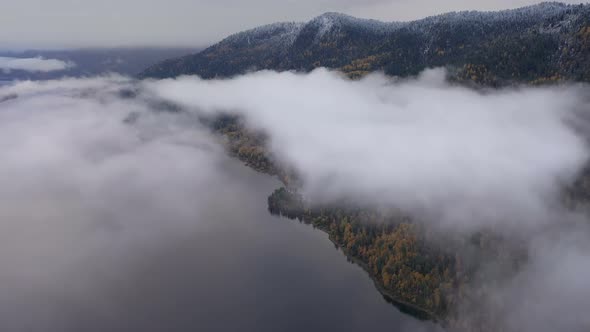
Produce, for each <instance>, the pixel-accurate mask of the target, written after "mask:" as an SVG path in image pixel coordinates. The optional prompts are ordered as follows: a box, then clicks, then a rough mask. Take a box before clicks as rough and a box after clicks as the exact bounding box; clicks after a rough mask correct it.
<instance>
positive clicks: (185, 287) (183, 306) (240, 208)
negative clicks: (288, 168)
mask: <svg viewBox="0 0 590 332" xmlns="http://www.w3.org/2000/svg"><path fill="white" fill-rule="evenodd" d="M218 171H219V176H218V179H217V178H216V179H213V180H211V181H212V182H209V184H208V185H209V186H210V190H209V192H208V194H207V195H204V196H201V197H194V198H193V197H188V198H187V201H186V202H187V203H184V201H182V202H181V203H178V204H177V205H175V210H176V211H179V212H178V216H176V215H175V216H174V217H172V216H171V217H170V218H179V219H186V220H172V219H169V220H160V221H161V222H162V223H165V224H174V223H177V224H178V225H181V226H179V229H182V231H180V232H177V231H170V230H166V229H162V230H160V231H158V233H159V234H158V235H157V238H156V237H155V238H154V240H149V241H143V242H142V241H137V242H139V243H140V245H137V244H134V245H131V244H129V245H127V244H126V243H131V242H132V241H131V240H129V239H127V238H125V237H122V238H125V241H123V242H122V243H119V244H116V245H109V248H106V249H105V248H102V249H101V250H100V253H99V254H96V255H90V254H82V253H80V254H78V252H77V251H76V249H75V246H74V245H72V246H71V247H67V249H64V251H63V253H61V254H60V255H62V256H63V255H66V254H67V255H72V257H73V258H68V260H67V262H66V263H64V264H62V265H63V268H62V267H60V268H59V269H57V271H56V272H55V273H56V275H58V277H55V278H51V276H49V277H44V278H42V279H40V280H41V281H38V282H33V283H31V286H30V287H28V286H27V287H24V288H22V289H14V287H13V289H11V290H9V292H7V293H6V292H5V293H4V294H5V295H6V296H7V297H5V299H9V298H10V299H11V302H6V301H5V302H1V301H0V304H3V305H4V308H3V307H2V306H0V317H4V318H3V323H2V325H3V326H4V327H5V328H7V330H23V331H24V330H27V331H60V332H69V331H72V332H73V331H76V332H77V331H85V332H92V331H97V332H98V331H101V332H104V331H109V332H112V331H269V332H270V331H273V332H274V331H293V332H295V331H434V330H436V327H435V326H434V325H433V324H431V323H429V322H423V321H419V320H416V319H415V318H413V317H411V316H408V315H405V314H403V313H401V312H399V311H398V309H396V308H395V307H394V306H392V305H391V304H389V303H387V302H386V301H385V300H384V299H383V297H382V296H381V295H380V294H379V293H378V291H377V290H376V288H375V286H374V285H373V283H372V281H371V280H370V278H369V276H368V275H367V274H366V273H365V272H364V271H363V270H362V269H361V268H360V267H358V266H356V265H354V264H351V263H349V262H347V259H346V257H345V256H344V255H343V254H342V252H340V251H338V250H336V249H335V247H334V245H333V244H332V243H331V242H330V241H329V239H328V237H327V235H326V234H325V233H323V232H321V231H318V230H314V229H313V228H312V227H310V226H307V225H304V224H300V223H299V222H297V221H292V220H288V219H283V218H279V217H274V216H271V215H270V214H269V213H268V211H267V197H268V195H269V194H270V193H271V192H272V191H273V190H274V189H276V188H277V187H278V186H280V183H279V182H278V181H277V180H276V179H274V178H272V177H270V176H267V175H263V174H260V173H256V172H254V171H252V170H250V169H249V168H247V167H245V166H243V165H241V164H240V163H239V162H237V161H235V160H232V159H230V158H228V157H226V158H223V161H222V164H221V165H220V167H219V168H218ZM194 172H198V170H194ZM162 176H163V177H165V173H162ZM185 182H186V183H185V184H184V185H186V186H187V187H190V186H191V184H190V179H186V181H185ZM182 185H183V184H178V186H182ZM171 188H174V187H173V186H171ZM166 190H168V189H166ZM163 191H164V190H162V192H163ZM158 195H162V197H160V198H159V199H166V198H165V197H164V195H165V194H160V193H158ZM185 196H189V195H185ZM122 197H123V196H122ZM191 200H194V201H197V200H198V201H199V204H200V206H204V207H205V211H201V214H200V221H199V222H194V224H191V223H190V222H187V220H189V221H190V213H183V211H185V208H187V209H186V211H189V212H190V211H191V210H190V206H189V205H191V204H190V202H191ZM112 204H114V203H109V205H112ZM125 204H126V206H132V204H134V203H133V202H132V201H130V202H125ZM183 205H186V206H183ZM113 209H115V208H113ZM146 209H147V210H148V211H149V209H150V208H149V207H147V208H146ZM101 210H103V208H101ZM117 210H121V208H117ZM152 214H153V213H152ZM165 215H166V214H165ZM170 215H173V214H170ZM158 218H159V217H158ZM160 219H163V218H160ZM84 227H85V228H88V227H89V226H84ZM92 227H94V226H92ZM100 227H104V225H100ZM109 227H110V229H108V230H107V231H105V232H106V233H107V234H111V235H109V237H111V238H116V237H118V236H120V235H119V234H121V233H125V232H126V231H127V229H126V227H127V226H126V225H125V224H121V225H117V224H113V225H112V226H109ZM146 227H147V226H146ZM128 230H129V233H133V234H135V233H140V231H139V230H138V226H133V227H130V228H129V229H128ZM101 232H102V231H101ZM68 234H69V233H68ZM35 236H36V235H35ZM125 236H128V235H125ZM92 237H95V236H94V235H92ZM92 237H89V239H88V240H84V241H82V243H83V245H84V246H92V245H93V242H92ZM128 237H129V236H128ZM156 239H157V240H156ZM56 245H58V244H56ZM77 245H79V244H77ZM41 254H42V253H38V255H41ZM54 256H55V255H52V256H51V257H54ZM51 257H50V258H48V259H45V260H44V261H47V260H52V259H53V258H51ZM23 259H24V258H23ZM58 263H59V262H57V261H56V262H55V264H58ZM55 264H53V263H52V264H51V265H55ZM44 270H45V269H44ZM49 270H51V269H50V268H49ZM29 274H31V273H29ZM47 274H48V275H50V274H51V273H50V272H47ZM0 276H2V274H0ZM37 283H38V284H37ZM5 284H6V283H5ZM7 284H8V285H10V280H9V281H8V283H7ZM13 284H15V283H13ZM2 310H3V312H2ZM10 310H12V311H10Z"/></svg>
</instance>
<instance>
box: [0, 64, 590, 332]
mask: <svg viewBox="0 0 590 332" xmlns="http://www.w3.org/2000/svg"><path fill="white" fill-rule="evenodd" d="M588 95H589V94H588V87H587V86H585V85H570V84H565V85H562V86H553V87H536V88H531V87H517V88H506V89H500V90H473V89H469V88H465V87H459V86H454V85H452V84H450V83H448V82H446V81H445V72H444V71H442V70H438V69H435V70H428V71H426V72H424V73H422V74H421V75H420V76H418V77H416V78H411V79H405V80H400V79H395V78H389V77H385V76H383V75H381V74H374V75H371V76H369V77H367V78H365V79H362V80H359V81H351V80H348V79H347V78H345V77H343V76H341V75H340V74H338V73H335V72H330V71H327V70H323V69H322V70H316V71H314V72H312V73H310V74H296V73H290V72H284V73H276V72H257V73H252V74H248V75H245V76H240V77H236V78H233V79H225V80H209V81H206V80H201V79H200V78H198V77H182V78H178V79H169V80H162V81H154V80H148V81H140V82H138V81H135V80H133V79H130V78H126V77H120V76H107V77H98V78H89V79H63V80H56V81H46V82H20V83H17V84H14V85H10V86H4V87H0V100H2V102H0V144H1V145H2V147H3V149H2V151H3V153H4V156H3V162H2V163H0V179H1V180H2V182H3V186H1V187H0V214H1V216H2V218H1V220H2V222H0V249H1V250H0V267H1V268H0V271H1V272H0V287H2V289H3V295H4V296H3V298H4V299H11V301H4V300H0V320H1V321H3V322H7V323H4V324H5V325H6V324H10V323H13V324H15V325H14V326H19V327H20V326H22V325H19V324H22V322H23V321H25V320H26V319H25V317H22V316H23V315H24V314H23V313H25V312H26V313H28V314H31V315H33V316H34V317H35V320H34V322H33V323H31V326H32V329H33V330H34V329H35V328H37V329H38V328H39V327H40V326H53V327H56V326H59V324H58V323H56V321H55V315H58V316H59V314H63V313H55V312H53V310H57V311H59V309H56V308H54V307H56V303H59V304H60V305H68V306H72V307H76V305H77V303H78V302H76V301H73V300H72V299H71V297H72V296H74V295H75V296H74V298H78V297H87V298H90V299H91V300H89V301H91V302H93V303H94V305H97V306H98V307H99V308H101V310H103V311H104V315H106V316H107V317H111V316H109V315H116V314H115V313H110V312H109V311H108V309H105V308H108V307H109V306H110V305H111V304H112V302H109V301H107V300H106V299H105V296H104V295H103V296H101V294H102V293H101V288H100V287H98V286H97V285H96V284H95V283H96V282H98V281H96V280H95V279H96V278H99V279H100V280H103V279H106V280H118V279H119V278H123V276H124V275H126V274H133V275H135V274H137V275H140V274H141V273H142V271H143V270H141V269H137V270H135V269H131V268H128V266H135V264H131V263H133V262H137V261H138V260H142V259H146V258H145V256H144V255H146V253H150V252H153V251H157V250H158V248H168V247H170V246H173V245H174V244H175V243H177V242H179V239H183V238H185V236H186V234H202V235H200V236H199V237H198V238H199V239H200V240H202V241H203V242H202V243H203V245H202V246H199V247H198V248H199V252H202V253H208V252H209V251H210V249H208V247H207V246H206V245H205V243H207V241H206V238H207V237H208V236H210V234H211V233H208V232H207V230H208V229H211V228H212V227H213V228H214V227H220V225H223V224H224V222H227V220H230V219H232V218H237V217H236V216H238V215H242V214H243V213H244V212H243V211H248V209H249V208H251V206H252V205H253V204H255V202H253V197H254V196H252V195H249V194H248V190H247V189H240V190H238V191H236V190H233V189H232V186H231V184H232V183H236V182H240V181H246V180H243V179H244V178H246V179H247V178H251V177H254V175H253V173H244V174H243V175H241V176H240V177H237V176H232V175H229V173H227V172H226V171H224V169H225V168H226V167H227V166H224V165H226V163H227V162H228V160H229V157H228V156H227V155H226V153H225V151H224V149H223V148H222V147H221V146H220V145H219V144H218V140H217V138H216V137H213V136H212V135H211V134H210V132H209V131H208V129H206V128H203V127H202V125H201V124H200V121H199V119H200V117H201V116H203V115H215V114H219V112H230V113H235V114H238V115H240V116H242V117H243V118H244V120H245V123H246V125H247V126H248V127H249V128H250V129H252V130H257V131H262V132H264V133H265V134H267V137H268V148H269V150H270V152H271V153H272V154H273V155H274V156H275V157H276V158H277V159H278V160H279V161H280V162H281V163H284V164H286V165H290V166H292V167H293V168H295V170H296V171H297V173H298V175H299V176H300V177H301V180H302V188H301V190H302V192H303V193H304V195H305V197H306V198H308V199H309V201H311V202H318V203H330V202H338V201H341V200H342V199H346V200H352V201H355V202H360V203H377V204H379V205H381V206H387V207H391V206H393V207H396V208H399V209H402V210H403V211H405V212H406V213H408V214H409V215H412V216H417V217H418V218H420V220H421V221H422V222H424V223H426V225H428V226H431V227H433V228H435V229H443V230H445V231H446V232H458V233H460V234H465V233H467V234H470V233H472V232H476V231H480V230H484V229H493V230H494V231H495V232H498V233H500V234H503V235H510V236H511V237H512V238H515V239H517V240H518V241H521V243H520V245H522V246H523V247H525V248H526V249H527V252H528V256H529V258H528V260H527V263H526V265H525V266H523V267H521V269H520V270H519V271H518V272H517V273H516V275H515V276H514V277H513V278H510V279H508V280H498V281H497V283H495V284H493V285H492V286H489V284H488V285H487V286H486V287H493V288H492V290H493V291H492V292H489V293H488V294H493V295H494V296H492V297H489V298H482V299H481V303H480V304H481V305H482V306H485V307H486V308H490V310H493V314H494V315H497V316H498V325H499V326H501V327H502V328H506V329H509V330H518V331H553V330H559V329H561V330H567V331H578V330H579V331H583V330H587V328H588V326H589V325H590V322H588V320H587V318H586V313H585V311H586V308H588V307H589V306H590V302H589V301H590V294H589V293H588V292H589V291H590V283H589V281H588V280H590V268H589V267H590V262H589V261H588V257H590V247H589V246H588V245H587V243H588V239H590V230H589V227H588V219H587V216H586V215H585V214H584V212H583V211H570V210H568V209H566V208H565V207H564V206H563V204H562V195H563V190H564V188H565V187H567V186H568V185H571V183H572V182H573V181H574V179H575V178H576V177H577V176H578V175H579V173H580V172H581V171H582V169H583V167H584V166H585V164H586V162H587V160H588V146H587V142H586V141H587V138H586V135H587V133H584V129H585V128H587V120H585V119H586V118H587V114H588V111H590V108H589V105H590V104H589V99H588V97H587V96H588ZM163 103H164V104H166V105H177V106H178V107H176V108H173V109H174V111H166V110H163V109H162V108H161V107H158V105H162V104H163ZM232 167H233V166H232ZM240 174H242V173H240ZM257 176H258V175H257ZM261 177H262V176H261ZM239 179H242V180H239ZM273 181H274V180H273ZM273 183H274V182H273ZM276 185H278V184H276ZM250 186H252V188H254V187H255V185H254V184H252V183H248V182H247V181H246V183H245V184H244V187H243V188H250ZM268 194H270V192H268ZM246 196H250V199H246V198H243V197H246ZM219 197H228V199H224V200H223V201H220V200H219ZM219 211H223V212H222V213H221V214H220V212H219ZM245 216H246V217H247V216H248V214H246V215H245ZM232 227H234V226H232ZM227 228H230V227H229V226H227ZM261 232H264V230H263V229H250V228H248V227H247V226H246V225H243V226H241V227H238V229H235V230H234V231H232V232H230V233H229V234H232V236H235V238H233V237H232V238H228V241H227V242H228V243H234V242H235V241H238V243H240V245H237V246H235V247H231V248H232V249H228V252H231V250H235V251H236V252H240V251H242V250H246V249H245V248H248V247H251V246H257V250H259V251H258V252H260V253H267V252H269V251H270V252H272V251H280V252H281V253H283V255H285V256H289V255H295V253H294V251H295V248H298V247H296V246H295V245H294V244H293V245H291V244H288V243H290V242H289V241H288V240H286V239H277V241H280V242H281V243H283V241H284V243H285V244H284V248H282V249H281V250H279V249H276V248H275V249H272V250H271V249H270V248H274V247H268V246H265V245H264V244H263V243H259V241H261V238H258V237H256V235H254V234H259V233H261ZM244 234H246V235H244ZM297 234H298V235H301V234H299V233H297ZM244 236H245V237H246V238H245V239H242V240H237V239H241V238H242V237H244ZM322 240H323V241H326V242H327V241H328V240H327V239H322ZM240 241H243V242H240ZM310 248H311V247H310ZM175 250H176V249H169V252H171V253H173V254H170V255H171V257H175V254H174V253H176V252H177V251H175ZM290 250H293V251H290ZM309 250H310V252H304V253H302V254H301V257H312V256H313V255H314V253H315V252H311V251H312V249H309ZM226 254H227V253H226ZM304 254H306V255H304ZM203 255H204V254H203ZM212 257H216V258H212ZM212 257H209V256H207V259H208V260H211V259H218V258H219V257H226V256H224V255H221V254H220V255H217V256H212ZM227 257H231V255H229V254H228V255H227ZM301 259H302V260H303V259H305V258H301ZM252 261H254V260H252ZM248 262H250V261H248ZM294 262H295V261H294ZM317 263H318V265H321V264H325V262H317ZM320 263H321V264H320ZM220 264H221V263H220ZM223 264H227V265H228V266H229V265H231V266H233V264H237V265H238V266H242V265H241V264H244V263H243V262H242V263H240V262H235V261H233V260H231V259H229V261H228V262H224V263H223ZM292 264H295V263H292ZM166 266H167V265H166ZM217 267H218V268H219V266H217ZM247 267H248V266H247V265H244V266H243V270H244V271H245V270H248V268H247ZM164 270H165V268H164ZM204 270H207V269H206V268H205V269H204ZM105 271H107V272H105ZM110 271H115V272H110ZM158 271H161V270H158ZM223 271H226V270H225V269H223ZM227 271H231V270H229V269H228V270H227ZM159 273H161V272H159ZM199 273H201V274H202V273H205V272H199ZM97 276H98V277H97ZM316 277H317V278H319V279H321V272H315V273H312V274H309V278H311V279H313V278H316ZM217 278H219V276H214V275H212V276H210V278H209V280H216V279H217ZM244 278H247V277H244ZM250 278H262V279H264V276H261V275H256V276H250ZM319 279H318V281H319ZM100 280H99V281H100ZM236 280H238V279H236ZM239 280H241V279H239ZM170 282H171V283H173V282H174V281H170ZM211 282H213V281H211ZM265 282H267V283H268V282H269V281H265ZM98 283H99V284H100V282H98ZM158 285H159V284H156V285H155V286H154V287H157V286H158ZM371 287H372V285H371ZM148 289H150V288H149V287H148ZM239 290H241V288H236V291H239ZM314 291H316V292H318V291H320V290H314ZM39 294H44V295H51V296H49V297H48V298H51V299H54V298H56V297H57V299H58V300H57V302H55V301H53V302H51V301H49V302H44V300H43V299H44V298H45V297H44V296H43V295H39ZM56 294H58V295H56ZM64 294H65V295H64ZM72 294H74V295H72ZM263 298H265V297H263ZM72 301H73V302H72ZM110 301H112V299H110ZM64 303H65V304H64ZM96 303H98V304H96ZM130 303H135V302H133V301H131V302H130ZM306 303H307V302H306ZM214 305H219V306H223V305H225V303H224V304H214ZM272 307H276V304H273V306H269V308H272ZM60 308H61V307H60ZM149 309H150V310H155V309H154V308H152V307H149ZM352 309H354V308H352ZM352 309H351V310H352ZM268 310H271V309H268ZM342 310H344V309H342ZM72 312H75V310H74V311H72ZM119 314H120V313H119ZM123 318H124V317H122V318H121V319H123ZM220 320H222V319H220ZM58 322H61V321H60V320H58ZM56 324H58V325H56ZM81 326H82V325H81ZM253 326H254V325H253ZM10 327H12V326H11V325H8V328H10ZM416 328H418V327H416V326H413V325H412V327H411V328H409V329H408V330H416Z"/></svg>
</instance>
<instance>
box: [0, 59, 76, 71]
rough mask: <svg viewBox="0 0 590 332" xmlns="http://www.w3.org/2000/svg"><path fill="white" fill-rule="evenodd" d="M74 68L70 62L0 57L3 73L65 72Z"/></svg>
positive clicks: (0, 67)
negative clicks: (22, 71)
mask: <svg viewBox="0 0 590 332" xmlns="http://www.w3.org/2000/svg"><path fill="white" fill-rule="evenodd" d="M73 66H75V64H74V63H72V62H65V61H61V60H57V59H44V58H42V57H36V58H11V57H0V69H1V70H4V71H11V70H24V71H29V72H50V71H59V70H66V69H68V68H71V67H73Z"/></svg>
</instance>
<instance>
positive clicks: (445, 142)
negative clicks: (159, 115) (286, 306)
mask: <svg viewBox="0 0 590 332" xmlns="http://www.w3.org/2000/svg"><path fill="white" fill-rule="evenodd" d="M148 87H149V88H150V89H152V90H153V91H154V93H155V94H157V95H159V96H161V97H163V98H166V99H168V100H171V101H174V102H177V103H181V104H182V105H184V106H187V107H192V108H193V109H195V110H198V111H206V112H215V111H218V110H226V111H235V112H237V113H240V114H243V115H244V116H245V117H246V120H247V123H248V124H249V125H250V126H251V127H253V128H256V129H260V130H263V131H265V132H267V133H268V134H269V136H270V149H271V150H272V152H273V153H274V154H275V155H276V156H278V157H279V158H280V160H282V161H283V162H285V163H287V164H289V165H293V166H294V167H295V168H296V169H297V171H298V172H299V173H300V175H301V177H302V179H303V182H304V188H303V189H304V192H305V194H306V195H307V196H308V197H309V198H310V199H311V200H312V201H316V202H317V201H328V202H329V201H335V200H339V199H347V198H348V199H352V200H355V201H360V202H366V203H373V202H378V203H383V204H386V205H391V204H395V205H397V206H398V207H400V208H402V209H404V210H406V211H409V212H411V214H413V215H417V214H418V215H419V214H423V215H424V217H429V218H432V219H434V220H436V223H439V224H448V225H449V226H452V227H461V228H467V229H480V228H481V227H487V226H497V225H501V226H503V227H514V228H526V227H529V226H536V225H538V224H542V223H545V222H549V221H550V220H552V217H553V216H550V215H551V211H552V209H553V206H551V207H549V205H550V204H551V202H555V201H556V200H557V198H558V197H559V195H560V194H561V190H562V189H563V186H564V185H567V184H568V183H570V182H571V181H572V180H573V178H574V177H575V176H576V175H577V173H578V172H579V170H580V169H581V167H582V166H583V165H584V163H585V162H586V160H587V159H588V149H587V146H586V143H585V139H584V138H583V137H581V136H580V135H579V134H578V132H577V131H576V130H575V129H574V128H573V127H572V126H571V125H569V124H568V123H569V122H572V121H574V120H573V119H575V118H576V117H577V115H576V114H577V111H578V110H579V108H583V109H585V110H588V105H589V104H588V100H587V99H586V98H585V97H584V96H586V95H587V94H585V93H586V92H587V87H582V86H570V87H557V88H520V89H516V90H515V89H506V90H498V91H474V90H471V89H466V88H462V87H454V86H449V85H448V84H446V83H444V72H443V71H441V70H431V71H427V72H425V73H423V74H422V75H421V76H420V77H419V78H417V79H410V80H402V81H396V80H392V79H390V78H387V77H384V76H383V75H380V74H376V75H372V76H370V77H368V78H365V79H363V80H361V81H350V80H348V79H345V78H343V77H341V76H340V75H339V74H337V73H333V72H328V71H326V70H317V71H315V72H313V73H311V74H309V75H300V74H294V73H275V72H259V73H255V74H251V75H247V76H244V77H238V78H235V79H233V80H218V81H203V80H200V79H198V78H195V77H184V78H179V79H177V80H165V81H159V82H152V83H150V84H148ZM574 122H580V121H574Z"/></svg>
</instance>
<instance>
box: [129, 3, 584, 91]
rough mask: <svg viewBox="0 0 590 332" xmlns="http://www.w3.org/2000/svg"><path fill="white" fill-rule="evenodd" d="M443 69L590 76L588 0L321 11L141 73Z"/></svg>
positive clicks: (468, 76) (526, 77)
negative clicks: (405, 15)
mask: <svg viewBox="0 0 590 332" xmlns="http://www.w3.org/2000/svg"><path fill="white" fill-rule="evenodd" d="M439 66H445V67H447V68H448V69H449V71H450V74H451V76H452V78H454V79H457V80H469V81H475V82H477V83H484V84H491V85H495V84H503V83H506V82H543V81H547V80H560V79H567V80H575V81H590V5H587V4H586V5H566V4H561V3H542V4H539V5H535V6H529V7H524V8H519V9H514V10H505V11H499V12H476V11H471V12H458V13H447V14H443V15H439V16H433V17H428V18H425V19H422V20H418V21H413V22H393V23H384V22H379V21H374V20H364V19H358V18H354V17H350V16H346V15H342V14H337V13H326V14H323V15H321V16H319V17H316V18H314V19H313V20H311V21H309V22H307V23H276V24H272V25H267V26H263V27H259V28H256V29H252V30H249V31H245V32H241V33H238V34H235V35H232V36H230V37H228V38H226V39H224V40H223V41H221V42H220V43H218V44H215V45H213V46H211V47H209V48H207V49H205V50H204V51H202V52H200V53H198V54H194V55H189V56H185V57H182V58H177V59H170V60H166V61H164V62H161V63H158V64H156V65H154V66H152V67H150V68H148V69H147V70H145V71H144V72H143V73H141V74H140V76H141V77H156V78H164V77H174V76H178V75H184V74H194V75H199V76H201V77H203V78H213V77H228V76H233V75H238V74H242V73H245V72H247V71H252V70H260V69H272V70H279V71H280V70H297V71H310V70H312V69H314V68H317V67H328V68H333V69H338V70H341V71H343V72H345V73H347V74H349V75H350V76H351V77H358V76H362V75H364V74H366V73H368V72H371V71H377V70H380V71H384V72H385V73H386V74H389V75H397V76H408V75H414V74H416V73H418V72H420V71H422V70H423V69H425V68H428V67H439Z"/></svg>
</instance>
